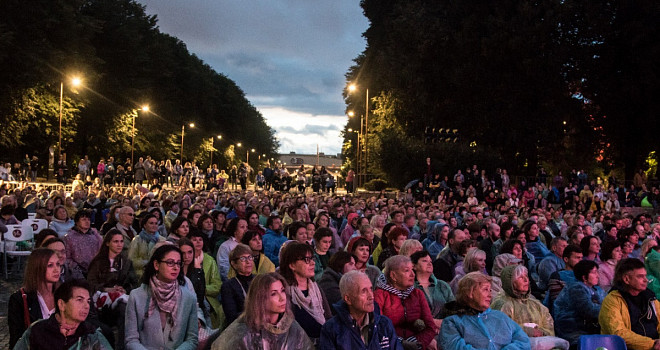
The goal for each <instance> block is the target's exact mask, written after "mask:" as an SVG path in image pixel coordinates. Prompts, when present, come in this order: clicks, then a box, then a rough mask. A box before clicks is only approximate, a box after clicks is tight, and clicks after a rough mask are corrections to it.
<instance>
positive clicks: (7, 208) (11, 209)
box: [0, 205, 15, 215]
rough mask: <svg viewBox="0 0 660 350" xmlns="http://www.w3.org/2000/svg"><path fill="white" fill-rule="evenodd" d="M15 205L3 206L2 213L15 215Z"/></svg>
mask: <svg viewBox="0 0 660 350" xmlns="http://www.w3.org/2000/svg"><path fill="white" fill-rule="evenodd" d="M14 210H15V208H14V206H13V205H5V206H3V207H2V208H0V215H14Z"/></svg>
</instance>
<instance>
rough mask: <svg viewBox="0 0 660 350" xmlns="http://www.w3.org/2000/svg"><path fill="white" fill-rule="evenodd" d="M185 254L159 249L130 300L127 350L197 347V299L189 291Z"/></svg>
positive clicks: (165, 247)
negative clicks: (185, 272)
mask: <svg viewBox="0 0 660 350" xmlns="http://www.w3.org/2000/svg"><path fill="white" fill-rule="evenodd" d="M182 264H183V258H182V256H181V250H179V248H178V247H176V246H175V245H171V244H165V245H162V246H160V247H158V248H157V249H156V250H155V251H154V253H153V255H152V256H151V259H149V263H148V264H147V266H146V267H145V270H144V274H143V275H142V286H140V287H139V288H136V289H134V290H133V291H132V292H131V294H130V295H129V297H128V307H127V308H126V348H127V349H130V350H133V349H135V350H139V349H147V348H159V349H190V350H194V349H195V348H196V347H197V333H198V323H197V322H198V321H197V305H196V304H197V298H196V297H195V295H194V294H193V293H192V292H191V291H190V290H189V289H188V288H187V287H185V280H184V276H183V269H182V268H181V266H182Z"/></svg>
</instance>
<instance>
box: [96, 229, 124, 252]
mask: <svg viewBox="0 0 660 350" xmlns="http://www.w3.org/2000/svg"><path fill="white" fill-rule="evenodd" d="M116 235H120V236H122V237H123V236H124V235H123V234H122V233H121V231H119V230H118V229H116V228H113V229H110V231H108V232H106V234H105V235H104V236H103V243H102V244H101V248H100V249H99V252H98V253H96V256H97V257H99V258H107V257H108V254H109V253H110V248H108V246H107V244H108V243H110V241H112V237H113V236H116ZM94 259H96V257H94Z"/></svg>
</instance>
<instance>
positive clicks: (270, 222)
mask: <svg viewBox="0 0 660 350" xmlns="http://www.w3.org/2000/svg"><path fill="white" fill-rule="evenodd" d="M275 219H280V220H281V219H282V218H280V217H279V216H277V215H271V216H269V217H268V219H266V227H268V228H271V227H272V226H273V220H275Z"/></svg>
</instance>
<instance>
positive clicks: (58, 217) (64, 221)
mask: <svg viewBox="0 0 660 350" xmlns="http://www.w3.org/2000/svg"><path fill="white" fill-rule="evenodd" d="M73 225H74V223H73V220H71V218H69V213H67V211H66V208H65V207H64V206H63V205H58V206H56V207H55V209H53V220H51V221H50V223H49V224H48V227H49V228H50V229H52V230H54V231H55V232H57V234H58V235H59V236H60V238H61V237H64V236H65V235H66V234H67V233H68V232H69V231H70V230H71V229H72V228H73Z"/></svg>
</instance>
